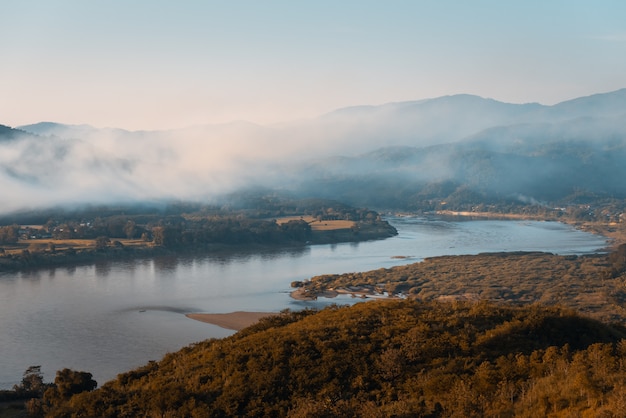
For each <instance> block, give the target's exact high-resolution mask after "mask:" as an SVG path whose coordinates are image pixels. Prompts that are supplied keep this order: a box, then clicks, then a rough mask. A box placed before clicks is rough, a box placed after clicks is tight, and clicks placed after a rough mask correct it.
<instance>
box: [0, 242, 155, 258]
mask: <svg viewBox="0 0 626 418" xmlns="http://www.w3.org/2000/svg"><path fill="white" fill-rule="evenodd" d="M113 241H119V242H121V243H122V244H123V245H124V246H125V247H126V246H129V247H141V246H146V245H147V243H146V242H145V241H142V240H140V239H112V240H111V242H113ZM50 245H54V248H55V250H56V251H64V250H67V249H69V248H74V249H75V250H93V249H95V248H96V241H95V240H93V239H50V238H44V239H26V240H24V239H20V240H19V242H18V243H17V244H14V245H3V246H2V247H3V248H4V250H5V254H7V255H8V254H11V255H17V254H20V253H21V252H22V251H23V250H28V251H31V252H44V251H47V250H49V249H50ZM109 245H110V244H109Z"/></svg>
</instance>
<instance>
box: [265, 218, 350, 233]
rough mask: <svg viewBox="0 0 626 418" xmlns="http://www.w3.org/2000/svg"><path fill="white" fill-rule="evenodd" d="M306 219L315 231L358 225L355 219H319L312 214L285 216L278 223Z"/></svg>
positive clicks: (277, 220) (334, 229)
mask: <svg viewBox="0 0 626 418" xmlns="http://www.w3.org/2000/svg"><path fill="white" fill-rule="evenodd" d="M300 220H302V221H305V222H307V223H308V224H309V225H311V230H313V231H337V230H340V229H350V228H352V227H353V226H355V225H356V222H354V221H343V220H342V221H318V220H317V219H315V218H314V217H312V216H285V217H284V218H279V219H276V223H277V224H279V225H281V224H284V223H287V222H289V221H300Z"/></svg>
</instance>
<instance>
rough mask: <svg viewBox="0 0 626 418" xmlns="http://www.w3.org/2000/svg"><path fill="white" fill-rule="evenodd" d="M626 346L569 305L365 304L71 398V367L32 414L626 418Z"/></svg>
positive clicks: (240, 337)
mask: <svg viewBox="0 0 626 418" xmlns="http://www.w3.org/2000/svg"><path fill="white" fill-rule="evenodd" d="M625 338H626V330H625V329H624V328H622V327H616V326H609V325H606V324H603V323H600V322H597V321H595V320H592V319H589V318H585V317H580V316H578V315H576V314H574V313H573V312H570V311H568V310H565V309H561V308H542V307H539V306H532V307H523V308H522V307H510V306H500V305H491V304H487V303H460V302H456V303H437V302H426V303H421V302H415V301H385V302H371V303H361V304H357V305H354V306H352V307H331V308H328V309H325V310H323V311H320V312H319V313H316V312H313V311H302V312H295V313H289V312H285V313H283V314H281V315H279V316H275V317H269V318H266V319H264V320H262V321H261V322H260V323H258V324H257V325H254V326H252V327H249V328H247V329H244V330H242V331H241V332H239V333H237V334H235V335H233V336H232V337H229V338H225V339H222V340H209V341H205V342H201V343H198V344H196V345H193V346H190V347H187V348H184V349H182V350H180V351H179V352H176V353H172V354H168V355H167V356H166V357H165V358H164V359H163V360H161V361H159V362H151V363H149V364H147V365H146V366H144V367H141V368H138V369H136V370H133V371H130V372H128V373H124V374H121V375H119V376H118V378H117V379H116V380H114V381H111V382H109V383H106V384H105V385H103V386H102V387H101V388H100V389H97V390H95V391H93V392H83V393H82V394H79V395H74V396H71V394H72V390H71V388H70V387H69V386H68V385H67V380H68V379H67V374H68V372H67V371H66V372H64V373H62V374H61V375H60V377H57V379H58V380H59V385H58V386H57V387H55V388H52V389H49V390H48V391H47V392H46V394H45V395H44V398H43V399H44V400H43V402H42V403H39V404H38V405H31V406H32V407H33V409H37V408H36V407H41V408H43V410H45V411H46V412H47V416H49V417H79V416H98V417H136V416H190V417H191V416H194V417H227V416H274V417H283V416H289V417H338V416H359V417H387V416H396V417H419V416H424V417H451V416H464V417H485V416H524V417H538V416H548V415H550V414H554V416H586V414H588V415H589V416H622V415H621V414H623V411H624V409H623V406H624V405H623V394H624V391H625V390H626V383H625V382H626V361H625V359H626V340H625ZM77 376H78V377H81V375H77ZM87 377H88V376H87ZM78 380H80V379H78ZM83 380H84V379H83ZM76 387H77V388H80V387H81V386H80V385H77V386H76ZM87 389H89V385H87ZM79 390H80V389H79ZM35 403H36V402H35Z"/></svg>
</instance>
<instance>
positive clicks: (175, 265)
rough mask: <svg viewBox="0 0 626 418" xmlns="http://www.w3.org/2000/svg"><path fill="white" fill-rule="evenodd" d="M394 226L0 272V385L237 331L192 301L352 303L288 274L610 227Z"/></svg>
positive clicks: (569, 242)
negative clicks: (297, 243) (282, 243)
mask: <svg viewBox="0 0 626 418" xmlns="http://www.w3.org/2000/svg"><path fill="white" fill-rule="evenodd" d="M388 220H389V221H390V223H391V224H393V225H394V226H395V227H396V228H397V229H398V231H399V235H398V236H396V237H393V238H389V239H386V240H380V241H368V242H362V243H346V244H336V245H314V246H307V247H302V248H297V249H291V250H280V251H278V250H274V251H264V252H256V253H233V254H220V255H206V256H200V257H199V256H194V257H185V256H176V257H159V258H152V259H144V260H131V261H118V262H104V263H96V264H93V265H87V266H77V267H65V268H55V269H43V270H38V271H29V272H19V273H3V274H0V389H6V388H10V387H12V385H13V384H15V383H18V382H19V381H20V379H21V376H22V373H23V372H24V371H25V370H26V368H28V367H29V366H32V365H41V366H42V371H43V372H44V379H45V380H46V381H52V380H54V376H55V373H56V370H59V369H62V368H64V367H69V368H72V369H75V370H84V371H89V372H91V373H92V374H93V375H94V378H95V379H96V380H97V381H98V383H100V384H102V383H104V382H105V381H107V380H109V379H112V378H114V377H115V376H116V374H118V373H120V372H122V371H126V370H129V369H132V368H135V367H138V366H141V365H143V364H145V363H146V362H147V361H149V360H159V359H160V358H161V357H162V356H163V355H164V354H165V353H167V352H171V351H176V350H178V349H179V348H181V347H182V346H185V345H188V344H190V343H193V342H196V341H200V340H204V339H207V338H212V337H215V338H221V337H225V336H228V335H230V334H232V333H233V331H229V330H225V329H222V328H219V327H217V326H214V325H209V324H205V323H201V322H197V321H194V320H191V319H188V318H186V317H185V316H184V314H185V313H189V312H211V313H220V312H232V311H237V310H245V311H267V312H278V311H280V310H282V309H285V308H289V309H294V310H295V309H303V308H305V307H312V306H317V307H321V306H324V305H326V304H330V303H339V304H341V303H352V302H353V299H351V298H350V297H348V296H342V297H339V298H336V299H328V300H323V299H322V300H318V301H314V302H303V301H296V300H293V299H291V298H290V297H289V292H290V291H291V289H290V283H291V281H293V280H303V279H307V278H310V277H312V276H315V275H319V274H327V273H346V272H356V271H367V270H373V269H377V268H381V267H386V268H388V267H392V266H395V265H401V264H408V263H412V262H417V261H420V260H422V259H423V258H425V257H432V256H437V255H458V254H478V253H481V252H493V251H518V250H523V251H548V252H553V253H557V254H563V255H565V254H583V253H589V252H596V251H599V250H600V248H602V247H604V246H605V245H606V240H605V239H604V238H603V237H600V236H596V235H592V234H588V233H585V232H581V231H577V230H574V229H573V228H571V227H569V226H567V225H563V224H560V223H555V222H529V221H447V220H442V219H436V218H432V219H426V218H414V217H402V218H399V217H396V218H389V219H388Z"/></svg>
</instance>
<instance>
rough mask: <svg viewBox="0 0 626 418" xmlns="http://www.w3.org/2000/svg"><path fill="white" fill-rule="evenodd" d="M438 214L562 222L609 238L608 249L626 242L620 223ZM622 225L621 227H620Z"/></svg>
mask: <svg viewBox="0 0 626 418" xmlns="http://www.w3.org/2000/svg"><path fill="white" fill-rule="evenodd" d="M434 213H435V214H436V215H438V216H452V217H460V218H478V219H495V220H528V221H545V222H560V223H563V224H566V225H570V226H572V227H574V228H576V229H578V230H580V231H584V232H588V233H590V234H595V235H600V236H602V237H604V238H606V240H607V246H606V247H605V248H604V249H605V250H607V251H614V250H616V249H617V247H619V246H620V245H621V244H626V227H624V226H622V225H620V224H618V223H602V222H589V221H587V222H585V221H575V220H571V219H558V218H550V217H542V216H534V215H524V214H517V213H492V212H468V211H451V210H440V211H436V212H434ZM620 226H621V228H620Z"/></svg>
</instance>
